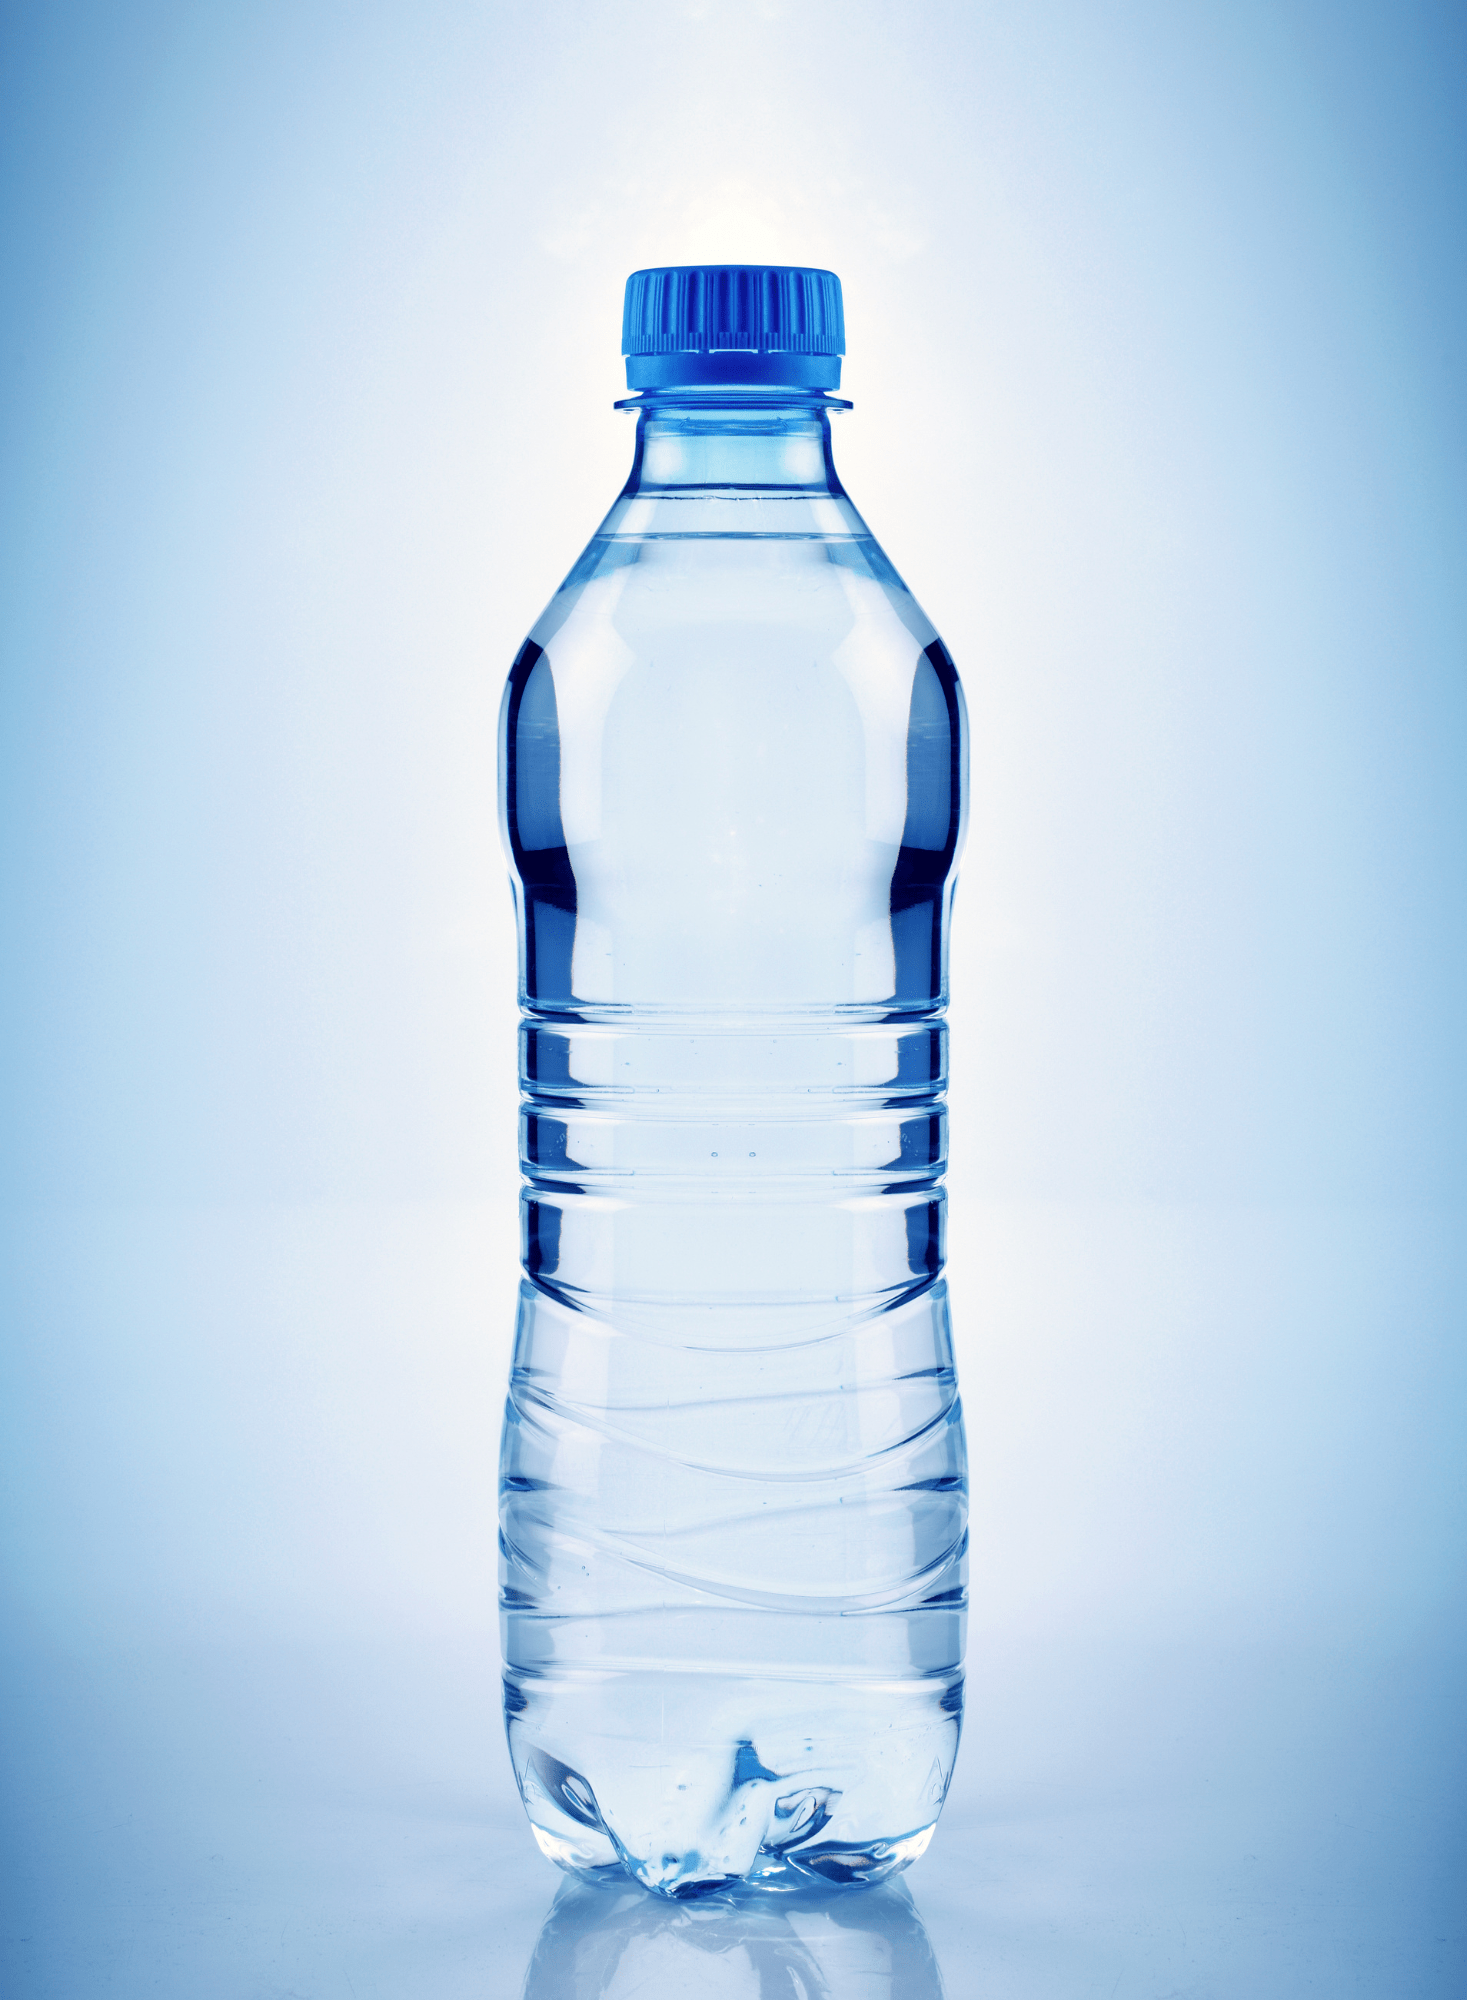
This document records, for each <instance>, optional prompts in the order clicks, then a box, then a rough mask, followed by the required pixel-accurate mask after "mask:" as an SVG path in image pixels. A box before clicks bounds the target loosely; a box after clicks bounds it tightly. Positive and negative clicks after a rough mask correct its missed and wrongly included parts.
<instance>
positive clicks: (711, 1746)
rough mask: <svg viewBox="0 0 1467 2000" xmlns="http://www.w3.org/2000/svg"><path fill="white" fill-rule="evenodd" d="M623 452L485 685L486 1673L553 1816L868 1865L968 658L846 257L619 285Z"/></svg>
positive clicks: (924, 1824) (712, 1846) (951, 1742)
mask: <svg viewBox="0 0 1467 2000" xmlns="http://www.w3.org/2000/svg"><path fill="white" fill-rule="evenodd" d="M624 344H625V346H626V348H627V351H628V354H629V357H630V358H629V360H628V378H629V381H630V383H631V385H632V387H633V388H641V389H643V391H644V392H645V393H644V394H643V395H642V396H641V397H640V398H639V399H638V400H637V402H636V405H635V407H636V408H637V411H638V432H637V449H636V459H635V463H634V465H633V469H632V474H631V477H630V479H629V481H628V483H627V486H626V488H625V490H624V492H623V493H622V495H621V498H620V499H619V500H618V501H617V503H616V505H615V507H614V508H613V509H612V512H611V514H610V515H609V516H608V518H607V520H606V522H605V523H604V525H603V527H602V528H601V530H600V532H599V533H598V534H597V536H596V537H595V539H594V540H593V541H592V542H591V544H590V546H589V548H588V549H587V550H586V552H585V554H584V555H583V556H582V557H581V559H580V561H579V562H578V563H577V564H576V566H575V568H574V569H573V570H572V572H571V574H570V576H569V578H568V579H567V581H566V583H565V584H564V585H563V586H562V588H561V590H560V592H559V593H558V594H557V596H556V597H555V598H554V600H553V601H552V603H551V605H550V607H549V609H548V610H547V611H546V612H545V614H544V616H543V617H542V618H541V620H540V622H539V624H538V625H537V626H536V627H535V630H534V632H533V633H532V635H531V637H530V639H529V640H528V641H527V642H526V644H525V646H524V648H523V650H522V651H521V653H520V655H519V658H518V659H517V660H516V662H515V665H514V668H513V671H512V672H511V674H510V679H509V686H508V688H507V690H506V694H505V702H504V711H503V721H502V735H501V758H502V776H503V807H504V818H505V833H506V839H507V844H508V848H509V852H510V855H511V859H512V863H513V867H514V872H515V877H516V897H517V903H518V908H519V915H520V923H521V943H522V951H523V959H522V1000H523V1005H524V1012H525V1019H524V1027H523V1032H522V1039H521V1050H522V1063H523V1081H524V1089H525V1096H526V1103H525V1116H524V1127H523V1136H524V1164H525V1172H526V1175H527V1178H528V1183H529V1185H528V1187H527V1188H526V1191H525V1218H526V1222H525V1282H524V1285H523V1288H522V1295H521V1306H520V1319H519V1328H518V1335H517V1341H516V1348H515V1359H514V1366H513V1373H512V1378H511V1384H510V1397H509V1403H508V1407H507V1411H506V1421H505V1430H504V1448H503V1461H502V1484H501V1493H502V1530H503V1536H502V1546H503V1552H504V1568H503V1584H504V1591H503V1603H504V1615H505V1659H506V1676H505V1700H506V1714H507V1719H508V1724H509V1735H510V1746H511V1751H512V1754H513V1757H514V1764H515V1771H516V1775H517V1777H518V1779H519V1783H520V1788H521V1792H522V1795H523V1797H524V1801H525V1805H526V1808H527V1810H528V1812H529V1815H530V1819H531V1822H532V1825H533V1827H534V1830H535V1835H536V1838H537V1839H538V1841H539V1843H540V1845H541V1847H542V1848H543V1849H544V1851H545V1852H546V1853H547V1854H548V1855H550V1856H552V1857H553V1858H554V1859H555V1860H556V1861H558V1862H559V1863H560V1864H561V1865H562V1866H563V1867H567V1868H571V1869H574V1870H578V1871H580V1872H583V1873H590V1874H595V1873H599V1872H602V1871H617V1870H620V1869H622V1868H625V1869H627V1870H629V1871H630V1872H631V1873H633V1874H634V1875H636V1876H637V1877H638V1879H640V1880H641V1881H642V1882H643V1883H645V1884H646V1885H647V1886H648V1887H650V1888H654V1889H658V1890H661V1891H662V1892H664V1893H666V1894H669V1895H676V1896H688V1895H696V1894H698V1893H700V1892H702V1891H704V1890H706V1889H709V1888H712V1887H716V1886H717V1885H718V1884H720V1883H723V1882H727V1881H730V1880H734V1879H740V1878H751V1879H754V1880H763V1881H767V1882H788V1881H789V1880H791V1879H792V1878H793V1879H795V1880H800V1879H823V1880H824V1881H827V1882H870V1881H873V1880H876V1879H879V1878H880V1877H881V1876H883V1875H885V1874H889V1873H890V1872H892V1870H894V1869H897V1868H900V1867H902V1866H904V1865H905V1864H906V1863H907V1862H908V1861H911V1860H912V1859H914V1858H915V1857H916V1856H917V1855H918V1854H920V1853H921V1852H922V1850H923V1848H924V1847H925V1846H926V1844H927V1842H928V1840H929V1839H930V1838H931V1834H932V1829H933V1827H934V1825H935V1823H936V1820H937V1816H938V1812H939V1810H940V1809H941V1805H942V1801H943V1797H944V1795H945V1793H946V1789H947V1784H948V1780H949V1777H950V1775H951V1772H952V1766H953V1759H954V1756H955V1754H956V1750H957V1741H958V1729H959V1722H960V1717H961V1710H962V1669H961V1663H962V1619H963V1605H964V1553H965V1549H966V1525H965V1524H966V1477H965V1464H964V1455H963V1433H962V1422H961V1414H960V1409H959V1404H958V1400H957V1390H956V1382H955V1378H954V1373H953V1364H952V1349H951V1340H950V1335H949V1327H948V1315H947V1298H946V1287H945V1285H944V1283H943V1280H942V1261H943V1248H942V1217H943V1193H942V1186H941V1175H942V1172H943V1169H944V1165H945V1160H946V1125H945V1113H944V1110H943V1097H942V1093H943V1087H944V1084H945V1080H946V1029H945V1027H944V1025H943V1019H942V1016H943V1011H944V1008H945V1005H946V999H947V988H946V939H947V917H948V908H949V901H950V894H951V888H952V879H953V873H952V872H953V867H954V863H955V860H956V856H957V851H958V845H959V841H960V837H961V829H962V818H963V805H964V762H965V730H966V723H965V719H964V711H963V703H962V696H961V693H960V691H959V688H958V683H957V677H956V675H955V673H954V671H953V667H952V663H951V661H950V660H949V659H948V656H947V653H946V652H945V651H944V649H943V646H942V642H941V641H940V640H939V639H938V637H937V635H936V633H935V632H934V631H933V629H932V627H931V625H930V624H929V623H928V622H927V619H926V617H925V616H924V615H923V613H922V611H921V610H920V609H919V607H918V606H917V605H916V603H915V602H914V601H913V599H912V598H911V596H910V595H909V593H908V592H907V590H906V587H905V585H904V584H903V583H902V581H901V579H900V577H898V576H897V574H896V572H895V571H894V570H893V569H892V567H891V564H890V563H889V562H888V561H887V559H886V557H885V556H884V555H883V553H882V551H881V549H880V548H879V547H878V546H877V544H876V542H875V541H874V540H873V538H872V536H871V534H870V532H869V531H868V529H867V528H866V525H865V523H864V522H863V521H862V519H861V518H860V516H859V515H858V514H857V513H856V511H855V509H854V508H853V507H852V506H851V504H850V502H849V500H848V499H847V498H846V496H845V494H844V492H843V491H842V490H841V487H840V485H839V482H838V481H837V479H836V476H835V470H834V466H833V464H832V460H831V453H830V425H829V418H830V412H831V410H832V409H833V408H839V407H844V405H839V404H837V403H836V402H835V401H834V399H832V398H831V397H830V396H829V395H828V394H827V393H826V390H827V389H828V388H833V387H834V386H835V385H836V384H837V383H838V381H839V370H840V358H839V357H840V353H841V350H842V348H843V344H844V336H843V330H842V325H841V306H840V287H839V284H838V282H837V281H836V279H835V278H834V277H833V276H831V274H830V273H828V272H820V271H803V270H788V269H769V268H765V267H757V268H751V267H747V266H738V267H712V268H707V269H697V270H691V271H688V270H682V271H653V272H640V273H637V274H636V275H635V276H634V277H633V278H632V279H631V281H630V283H629V285H628V288H627V330H626V340H625V343H624Z"/></svg>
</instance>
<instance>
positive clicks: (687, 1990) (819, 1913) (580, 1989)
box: [524, 1882, 942, 2000]
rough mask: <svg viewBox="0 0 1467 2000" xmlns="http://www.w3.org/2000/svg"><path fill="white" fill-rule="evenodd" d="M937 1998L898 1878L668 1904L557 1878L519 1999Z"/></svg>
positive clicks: (916, 1920)
mask: <svg viewBox="0 0 1467 2000" xmlns="http://www.w3.org/2000/svg"><path fill="white" fill-rule="evenodd" d="M715 1965H716V1978H717V1990H718V1993H719V1996H720V2000H723V1996H727V2000H775V1996H779V2000H793V1996H794V1995H797V1994H798V1995H801V1996H803V2000H854V1996H855V1995H858V1994H859V1996H860V2000H942V1978H941V1975H940V1974H939V1972H938V1968H937V1960H936V1959H935V1958H934V1957H933V1954H932V1946H931V1945H930V1944H929V1943H928V1940H927V1933H926V1931H925V1930H924V1929H923V1928H922V1919H921V1918H920V1917H919V1916H918V1915H917V1912H916V1910H915V1909H914V1908H913V1907H912V1899H911V1897H910V1896H909V1895H908V1894H907V1891H906V1886H905V1884H903V1883H900V1882H890V1883H884V1884H882V1885H881V1886H880V1887H878V1888H875V1889H872V1890H870V1891H869V1892H868V1893H867V1894H866V1895H863V1896H832V1895H830V1894H829V1893H828V1892H827V1891H824V1890H818V1889H814V1888H806V1889H801V1890H796V1891H795V1892H794V1893H792V1894H789V1895H783V1896H779V1897H774V1896H768V1897H760V1898H759V1899H758V1900H757V1901H754V1900H751V1899H750V1898H749V1897H748V1896H739V1897H737V1898H734V1897H723V1896H714V1897H710V1898H707V1899H704V1900H702V1901H699V1902H695V1903H679V1904H675V1905H673V1906H672V1907H671V1908H669V1906H668V1905H667V1904H666V1903H665V1902H661V1901H653V1900H652V1899H651V1898H650V1897H647V1896H644V1895H643V1894H642V1892H641V1891H640V1890H639V1889H635V1888H633V1887H632V1886H631V1885H630V1884H628V1886H627V1888H626V1889H624V1890H622V1891H621V1892H619V1893H618V1892H616V1891H608V1890H606V1889H604V1888H600V1887H591V1886H589V1885H588V1884H586V1883H579V1882H578V1883H570V1882H567V1883H565V1884H564V1885H563V1887H562V1888H561V1891H560V1894H559V1895H558V1896H557V1897H556V1899H555V1901H554V1903H553V1904H552V1905H551V1908H550V1914H549V1916H548V1917H547V1918H546V1919H545V1927H544V1929H543V1930H542V1931H541V1933H540V1937H539V1941H538V1943H537V1944H536V1946H535V1955H534V1957H533V1958H532V1959H531V1961H530V1969H529V1972H528V1973H527V1974H526V1976H525V1990H524V2000H633V1995H635V1996H636V2000H688V1996H689V1995H697V1994H699V1993H702V1992H704V1991H706V1990H707V1989H708V1982H709V1974H710V1972H712V1971H713V1970H714V1968H715Z"/></svg>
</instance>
